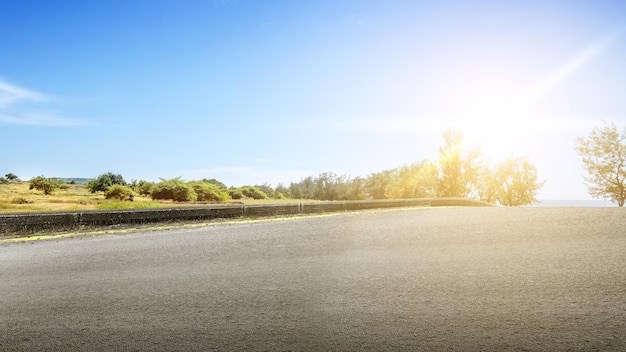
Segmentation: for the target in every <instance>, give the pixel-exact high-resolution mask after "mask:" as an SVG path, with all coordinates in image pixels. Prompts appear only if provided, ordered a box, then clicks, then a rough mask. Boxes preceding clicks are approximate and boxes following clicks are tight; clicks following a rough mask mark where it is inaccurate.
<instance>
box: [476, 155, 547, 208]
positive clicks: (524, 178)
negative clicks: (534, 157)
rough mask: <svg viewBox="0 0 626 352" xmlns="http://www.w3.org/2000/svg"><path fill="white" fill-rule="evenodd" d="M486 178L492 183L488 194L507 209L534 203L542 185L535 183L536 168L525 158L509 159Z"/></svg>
mask: <svg viewBox="0 0 626 352" xmlns="http://www.w3.org/2000/svg"><path fill="white" fill-rule="evenodd" d="M486 177H487V178H488V179H490V181H491V182H492V184H491V185H490V186H489V189H488V192H489V193H490V194H491V196H492V197H493V198H494V199H495V200H496V201H497V202H498V203H500V204H501V205H504V206H507V207H515V206H521V205H528V204H533V203H536V202H537V199H536V196H537V192H538V191H539V189H541V187H543V184H544V182H538V181H537V168H536V167H535V166H534V165H533V164H532V163H531V162H530V160H529V159H528V158H527V157H519V158H515V157H513V158H509V159H507V160H505V161H504V162H502V163H500V164H499V165H498V166H497V168H496V170H495V172H493V175H492V176H490V175H487V176H486Z"/></svg>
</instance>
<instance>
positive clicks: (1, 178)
mask: <svg viewBox="0 0 626 352" xmlns="http://www.w3.org/2000/svg"><path fill="white" fill-rule="evenodd" d="M5 183H9V180H7V179H6V178H4V177H0V185H1V184H5Z"/></svg>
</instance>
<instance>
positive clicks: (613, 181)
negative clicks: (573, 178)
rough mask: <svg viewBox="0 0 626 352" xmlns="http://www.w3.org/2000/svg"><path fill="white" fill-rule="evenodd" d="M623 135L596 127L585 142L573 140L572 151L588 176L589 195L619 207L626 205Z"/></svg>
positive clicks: (609, 127)
mask: <svg viewBox="0 0 626 352" xmlns="http://www.w3.org/2000/svg"><path fill="white" fill-rule="evenodd" d="M625 140H626V131H623V132H622V133H619V132H618V131H617V127H616V126H615V124H605V126H604V127H602V128H600V127H596V128H594V129H593V130H592V131H591V134H590V135H589V136H587V137H586V138H579V139H577V140H576V146H575V150H576V151H577V152H578V154H579V155H580V156H581V157H582V161H583V166H584V168H585V170H586V171H587V174H588V176H587V177H585V181H586V185H587V188H588V190H589V194H590V195H591V196H593V197H594V198H604V199H610V200H611V201H612V202H615V203H617V205H618V206H620V207H623V206H624V202H625V201H626V144H625V143H624V141H625Z"/></svg>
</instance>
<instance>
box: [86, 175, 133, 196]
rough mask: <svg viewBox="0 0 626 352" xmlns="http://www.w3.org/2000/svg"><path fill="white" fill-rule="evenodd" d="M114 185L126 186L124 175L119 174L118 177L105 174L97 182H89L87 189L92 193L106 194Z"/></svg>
mask: <svg viewBox="0 0 626 352" xmlns="http://www.w3.org/2000/svg"><path fill="white" fill-rule="evenodd" d="M113 185H122V186H125V185H126V181H124V178H123V177H122V175H119V174H117V175H116V174H114V173H112V172H107V173H105V174H102V175H100V176H98V178H96V179H95V180H91V181H89V182H87V189H88V190H89V192H91V193H96V192H98V191H100V192H106V190H107V188H109V187H111V186H113Z"/></svg>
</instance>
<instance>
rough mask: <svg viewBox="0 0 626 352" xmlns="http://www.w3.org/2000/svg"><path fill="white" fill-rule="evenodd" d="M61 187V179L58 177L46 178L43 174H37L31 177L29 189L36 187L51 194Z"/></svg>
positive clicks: (44, 192) (46, 193)
mask: <svg viewBox="0 0 626 352" xmlns="http://www.w3.org/2000/svg"><path fill="white" fill-rule="evenodd" d="M57 188H59V181H58V180H57V179H56V178H45V177H43V176H37V177H33V178H32V179H30V186H29V189H36V190H38V191H43V194H45V195H49V194H52V192H54V190H56V189H57Z"/></svg>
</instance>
